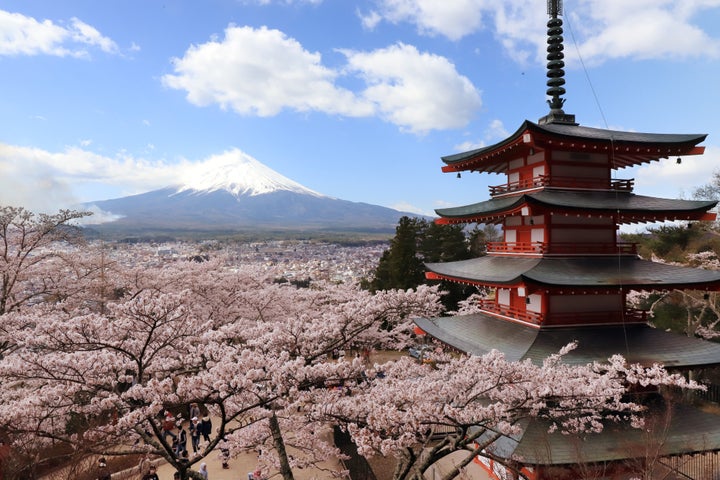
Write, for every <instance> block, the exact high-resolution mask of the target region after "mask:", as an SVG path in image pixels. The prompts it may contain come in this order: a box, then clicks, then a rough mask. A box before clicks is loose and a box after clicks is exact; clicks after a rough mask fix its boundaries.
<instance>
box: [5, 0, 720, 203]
mask: <svg viewBox="0 0 720 480" xmlns="http://www.w3.org/2000/svg"><path fill="white" fill-rule="evenodd" d="M628 4H630V5H628ZM564 10H565V11H564V16H563V20H564V28H565V45H566V49H565V52H566V63H567V67H566V80H567V85H566V88H567V94H566V95H565V98H566V104H565V111H566V112H567V113H572V114H575V115H576V119H577V121H578V122H579V123H580V124H582V125H586V126H593V127H601V128H613V129H621V130H632V131H645V132H658V133H708V134H709V137H708V139H707V141H706V142H705V143H704V144H703V145H705V146H706V153H705V155H703V156H702V157H687V158H686V159H684V160H683V163H682V164H681V165H677V164H676V163H675V159H674V158H673V159H671V160H666V161H662V162H659V163H657V162H655V163H652V164H651V165H649V166H645V167H642V168H639V169H632V170H620V171H618V172H617V173H616V176H617V177H618V178H635V179H636V185H637V187H636V190H635V191H636V193H640V194H648V195H657V196H663V197H668V198H677V197H681V196H686V197H687V196H689V195H690V193H691V192H692V190H693V189H694V188H695V187H697V186H700V185H702V184H704V183H707V182H708V181H709V179H710V176H711V175H712V173H713V172H714V171H716V170H717V169H718V168H720V148H719V146H720V112H719V111H718V110H719V109H720V87H718V84H720V0H672V1H671V0H632V1H631V2H628V1H627V0H566V1H565V2H564ZM547 18H548V17H547V14H546V2H545V0H506V1H503V2H498V1H490V0H443V1H439V0H367V1H350V0H204V1H202V2H201V1H197V0H165V1H161V0H103V1H97V0H64V1H61V2H60V1H55V0H3V1H2V2H0V71H2V75H0V92H1V95H2V101H0V204H5V205H7V204H11V205H22V206H25V207H27V208H30V209H34V210H53V209H57V208H59V207H67V206H71V205H73V204H76V203H77V202H86V201H91V200H101V199H107V198H114V197H119V196H124V195H128V194H134V193H141V192H144V191H148V190H152V189H156V188H161V187H164V186H167V185H170V184H173V183H175V182H177V179H178V178H180V176H181V174H182V172H183V171H187V169H188V168H189V167H190V166H191V165H192V164H198V163H202V162H205V161H208V159H210V158H211V157H213V156H217V155H220V154H223V153H224V152H228V151H235V150H240V151H242V152H244V153H245V154H247V155H250V156H252V157H253V158H255V159H257V160H258V161H260V162H261V163H263V164H265V165H267V166H268V167H270V168H272V169H274V170H275V171H277V172H279V173H280V174H282V175H285V176H286V177H289V178H291V179H292V180H295V181H297V182H299V183H301V184H303V185H304V186H306V187H308V188H310V189H312V190H315V191H317V192H320V193H323V194H326V195H330V196H333V197H338V198H342V199H345V200H351V201H362V202H368V203H373V204H377V205H383V206H388V207H393V208H397V209H400V210H403V211H412V212H419V213H426V214H431V213H432V211H433V209H435V208H442V207H447V206H456V205H463V204H467V203H473V202H476V201H480V200H484V199H486V198H488V196H489V193H488V189H487V186H488V185H495V184H500V183H503V180H504V179H503V178H501V177H498V176H487V175H484V176H481V175H477V174H475V175H463V177H462V179H457V178H455V176H454V175H451V174H443V173H442V172H441V170H440V168H441V166H442V165H443V164H442V162H441V160H440V157H441V156H443V155H449V154H453V153H457V152H459V151H464V150H468V149H471V148H477V147H479V146H483V145H488V144H492V143H494V142H497V141H499V140H502V139H503V138H504V137H505V136H507V135H508V134H510V133H512V132H514V131H515V130H516V129H517V128H518V127H519V126H520V124H521V123H522V122H523V121H524V120H525V119H529V120H532V121H537V120H538V118H540V117H542V116H543V115H545V114H546V113H547V105H546V103H545V100H546V97H545V89H546V86H545V81H546V78H545V63H546V62H545V59H544V55H545V35H546V22H547Z"/></svg>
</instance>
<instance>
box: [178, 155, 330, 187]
mask: <svg viewBox="0 0 720 480" xmlns="http://www.w3.org/2000/svg"><path fill="white" fill-rule="evenodd" d="M181 181H182V184H181V185H180V187H179V188H178V190H177V192H178V193H180V192H188V191H189V192H193V193H210V192H215V191H220V190H225V191H228V192H230V193H232V194H233V195H235V196H241V195H250V196H254V195H262V194H265V193H271V192H276V191H279V190H286V191H290V192H295V193H302V194H307V195H313V196H316V197H324V196H325V195H322V194H320V193H318V192H315V191H313V190H310V189H309V188H306V187H304V186H302V185H301V184H299V183H297V182H295V181H293V180H290V179H289V178H287V177H284V176H283V175H281V174H279V173H278V172H276V171H275V170H273V169H271V168H269V167H267V166H265V165H263V164H262V163H260V162H259V161H257V160H255V159H254V158H253V157H251V156H250V155H248V154H246V153H244V152H243V151H241V150H238V149H232V150H228V151H226V152H223V153H221V154H219V155H213V156H212V157H210V158H208V159H207V160H206V161H204V162H202V163H200V164H193V165H188V166H187V168H186V169H185V171H184V173H183V175H182V177H181Z"/></svg>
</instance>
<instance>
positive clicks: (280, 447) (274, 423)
mask: <svg viewBox="0 0 720 480" xmlns="http://www.w3.org/2000/svg"><path fill="white" fill-rule="evenodd" d="M270 432H271V433H272V437H273V445H274V446H275V452H277V456H278V459H279V460H280V475H282V478H283V480H295V477H294V476H293V473H292V469H291V468H290V460H289V459H288V454H287V450H285V442H284V441H283V436H282V431H281V430H280V423H279V422H278V419H277V416H275V412H273V414H272V416H271V417H270Z"/></svg>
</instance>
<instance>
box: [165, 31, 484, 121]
mask: <svg viewBox="0 0 720 480" xmlns="http://www.w3.org/2000/svg"><path fill="white" fill-rule="evenodd" d="M341 52H342V53H344V54H345V56H346V58H347V61H348V65H347V66H346V68H344V69H343V70H342V72H341V71H337V70H333V69H331V68H328V67H325V66H324V65H323V64H322V62H321V60H322V59H321V56H320V54H319V53H311V52H308V51H307V50H305V49H304V48H303V47H302V45H300V43H299V42H298V41H297V40H295V39H292V38H289V37H287V36H286V35H285V34H284V33H282V32H280V31H278V30H271V29H268V28H265V27H263V28H260V29H254V28H251V27H229V28H228V29H227V30H226V31H225V38H224V39H222V40H221V41H216V40H212V41H209V42H207V43H204V44H201V45H197V46H192V47H190V48H189V49H188V50H187V51H186V52H185V55H184V56H183V57H182V58H178V59H175V60H174V68H175V73H174V74H171V75H165V76H164V77H163V78H162V81H163V83H164V84H165V85H166V86H168V87H170V88H174V89H179V90H184V91H186V92H187V99H188V101H189V102H191V103H193V104H195V105H198V106H207V105H211V104H217V105H219V106H220V107H221V108H224V109H232V110H234V111H235V112H237V113H239V114H241V115H258V116H262V117H267V116H273V115H276V114H278V113H280V111H282V110H283V109H290V110H295V111H299V112H307V111H317V112H323V113H327V114H331V115H343V116H348V117H367V116H373V115H376V114H378V113H379V114H380V115H381V116H382V117H383V118H384V119H385V120H387V121H389V122H391V123H394V124H396V125H398V126H400V127H401V128H402V129H403V130H406V131H411V132H416V133H423V132H427V131H428V130H432V129H447V128H456V127H461V126H464V125H466V124H467V123H468V122H469V120H470V118H471V117H472V115H474V113H475V112H476V111H477V110H478V108H479V107H480V94H479V93H478V92H477V90H476V89H475V87H474V86H473V85H472V83H471V82H470V81H469V80H468V79H467V78H466V77H464V76H462V75H460V74H458V72H457V71H456V70H455V67H454V65H453V64H452V63H451V62H449V61H448V60H447V59H446V58H444V57H440V56H437V55H432V54H428V53H420V52H418V51H417V49H415V47H412V46H409V45H403V44H398V45H394V46H391V47H388V48H385V49H379V50H375V51H372V52H356V51H350V50H341ZM341 73H342V74H345V75H356V76H358V77H360V78H361V79H363V80H364V81H365V82H366V83H367V87H366V88H365V89H364V90H363V91H361V92H358V93H355V92H353V91H350V90H347V89H345V88H341V87H339V86H337V84H336V81H337V79H338V78H339V77H340V75H341Z"/></svg>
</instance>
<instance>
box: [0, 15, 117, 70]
mask: <svg viewBox="0 0 720 480" xmlns="http://www.w3.org/2000/svg"><path fill="white" fill-rule="evenodd" d="M0 32H2V35H0V55H53V56H58V57H78V58H83V57H88V56H89V52H88V50H87V47H97V48H99V49H100V50H102V51H104V52H106V53H117V52H118V47H117V45H116V44H115V42H114V41H113V40H111V39H110V38H108V37H105V36H103V35H102V34H101V33H100V32H99V31H98V30H97V29H96V28H94V27H92V26H91V25H88V24H87V23H84V22H82V21H81V20H79V19H77V18H73V19H71V20H70V24H69V25H68V26H62V25H58V24H56V23H53V22H52V21H51V20H43V21H38V20H36V19H34V18H32V17H28V16H25V15H22V14H20V13H10V12H7V11H4V10H0Z"/></svg>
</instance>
